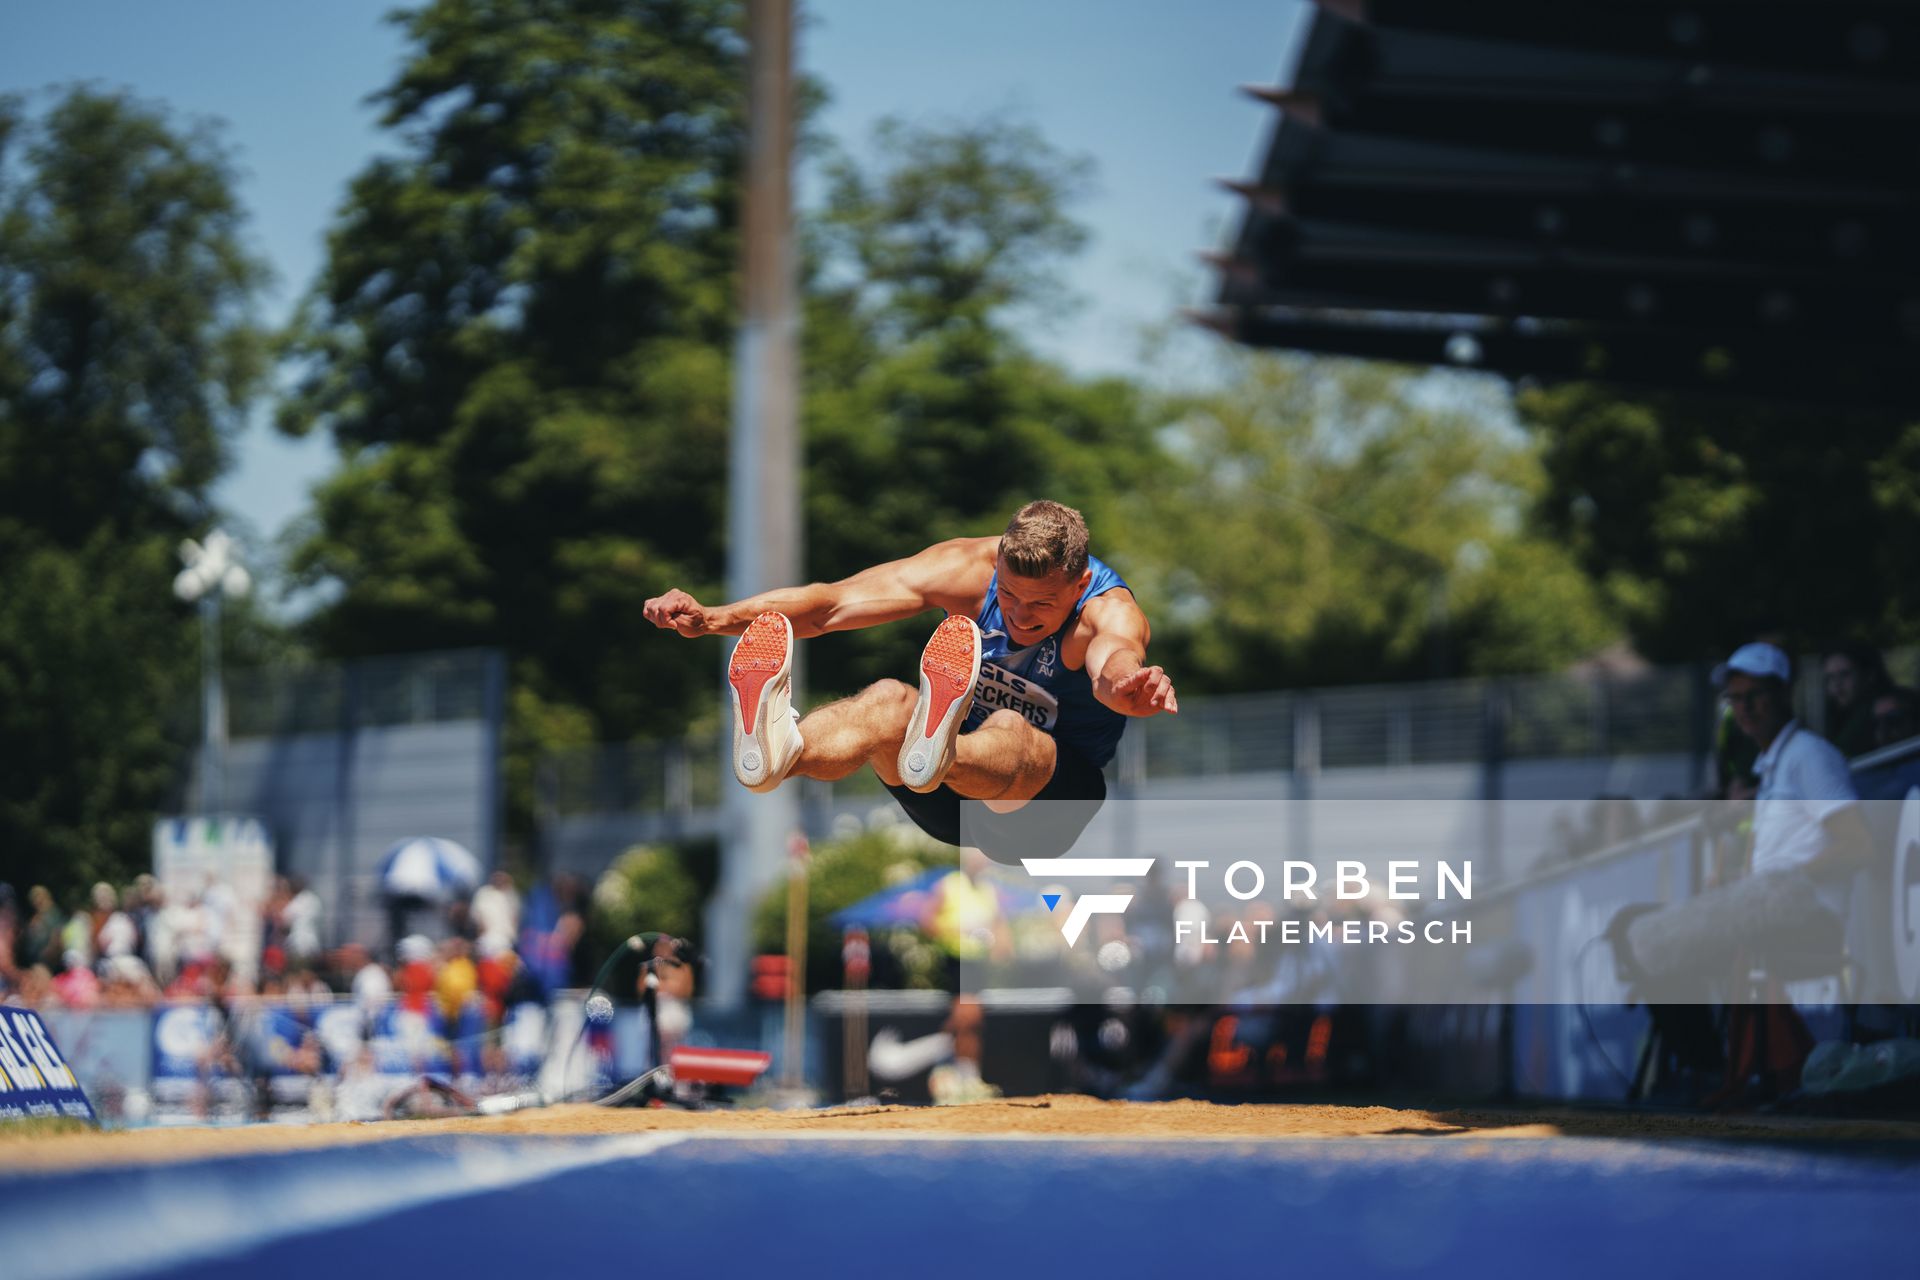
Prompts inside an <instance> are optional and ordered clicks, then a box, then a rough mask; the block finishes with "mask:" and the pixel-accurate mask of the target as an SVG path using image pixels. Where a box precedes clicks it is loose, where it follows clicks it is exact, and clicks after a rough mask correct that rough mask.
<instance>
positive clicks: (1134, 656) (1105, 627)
mask: <svg viewBox="0 0 1920 1280" xmlns="http://www.w3.org/2000/svg"><path fill="white" fill-rule="evenodd" d="M1080 618H1081V620H1082V621H1083V622H1084V623H1086V624H1087V625H1088V626H1090V627H1092V628H1093V636H1092V638H1091V639H1089V640H1088V641H1087V659H1086V663H1087V675H1088V677H1089V678H1091V679H1092V681H1093V696H1094V697H1096V698H1098V699H1100V701H1101V702H1102V703H1104V704H1105V705H1107V706H1109V707H1111V708H1113V709H1114V710H1115V711H1118V712H1119V713H1120V714H1121V715H1123V716H1151V715H1158V714H1159V713H1160V712H1162V711H1165V712H1167V713H1168V714H1169V715H1178V714H1179V712H1180V699H1179V698H1177V697H1176V696H1174V692H1173V681H1172V680H1170V679H1168V678H1167V673H1166V672H1165V671H1164V670H1163V669H1161V668H1159V667H1150V666H1148V665H1146V660H1147V637H1148V635H1149V634H1150V631H1151V628H1149V627H1148V626H1147V615H1146V614H1144V613H1142V612H1140V606H1139V605H1137V604H1135V603H1134V602H1133V595H1132V593H1131V592H1128V591H1126V590H1116V591H1109V592H1107V593H1106V594H1105V595H1103V596H1099V597H1096V598H1095V599H1093V600H1091V601H1089V602H1088V603H1087V607H1086V608H1085V609H1083V610H1081V613H1080Z"/></svg>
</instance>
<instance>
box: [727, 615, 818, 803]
mask: <svg viewBox="0 0 1920 1280" xmlns="http://www.w3.org/2000/svg"><path fill="white" fill-rule="evenodd" d="M727 685H728V687H729V688H731V689H732V691H733V696H732V698H731V699H729V701H731V702H732V704H733V776H734V777H736V778H738V779H740V785H741V786H743V787H745V788H746V789H747V790H749V791H771V790H773V789H774V788H775V787H777V786H779V785H780V782H781V779H783V778H785V777H786V776H787V770H789V769H791V768H793V762H794V761H795V760H797V759H799V758H800V749H801V747H802V746H803V745H804V744H803V743H802V742H801V740H800V712H799V711H797V710H796V709H795V708H794V706H793V624H792V623H791V622H789V621H787V616H786V615H785V614H783V613H763V614H761V615H760V616H759V617H757V618H755V619H754V620H753V621H752V622H750V623H748V624H747V629H746V631H745V632H743V633H742V634H741V636H740V643H738V644H736V645H734V646H733V657H732V658H730V659H729V660H728V661H727Z"/></svg>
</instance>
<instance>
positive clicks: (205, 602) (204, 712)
mask: <svg viewBox="0 0 1920 1280" xmlns="http://www.w3.org/2000/svg"><path fill="white" fill-rule="evenodd" d="M224 597H225V593H224V592H222V591H221V590H220V588H219V587H217V586H216V587H215V588H214V589H213V590H211V591H209V592H207V594H205V595H203V596H201V597H200V725H201V729H200V736H201V739H202V741H203V744H204V745H203V746H202V747H201V752H202V755H203V757H204V758H203V759H202V760H201V769H200V812H202V813H206V814H215V813H224V812H225V811H226V807H227V699H226V691H225V690H224V689H223V688H222V682H221V679H220V601H221V600H222V599H223V598H224Z"/></svg>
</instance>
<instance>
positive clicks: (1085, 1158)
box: [0, 1137, 1920, 1280]
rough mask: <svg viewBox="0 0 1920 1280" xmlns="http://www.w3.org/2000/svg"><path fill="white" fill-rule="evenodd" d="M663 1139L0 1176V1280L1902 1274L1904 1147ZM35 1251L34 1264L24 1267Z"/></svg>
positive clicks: (398, 1145)
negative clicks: (91, 1250) (92, 1247)
mask: <svg viewBox="0 0 1920 1280" xmlns="http://www.w3.org/2000/svg"><path fill="white" fill-rule="evenodd" d="M663 1141H664V1142H666V1143H667V1144H668V1145H662V1146H659V1147H657V1148H652V1147H649V1146H648V1140H646V1139H604V1140H579V1139H562V1138H551V1139H536V1138H521V1139H498V1138H475V1137H450V1138H432V1139H409V1140H402V1141H395V1142H383V1143H378V1144H373V1145H370V1146H365V1147H358V1148H349V1149H336V1150H330V1151H323V1152H313V1153H296V1154H288V1155H278V1156H250V1157H245V1158H234V1159H223V1160H213V1161H203V1162H198V1163H194V1164H189V1165H175V1166H157V1167H150V1168H136V1169H119V1170H113V1171H99V1172H87V1173H80V1174H66V1175H58V1176H42V1177H5V1178H0V1240H5V1241H7V1242H8V1255H9V1256H10V1258H11V1259H12V1263H13V1264H19V1263H21V1262H22V1261H23V1260H29V1265H27V1266H26V1267H25V1268H24V1269H21V1268H19V1267H18V1266H17V1265H12V1266H10V1267H9V1268H8V1273H9V1274H10V1275H49V1276H51V1275H81V1274H121V1275H126V1274H140V1275H153V1276H188V1275H192V1276H215V1277H235V1278H236V1280H261V1278H262V1277H273V1278H274V1280H304V1278H305V1277H315V1278H318V1277H326V1278H327V1280H337V1278H338V1277H340V1276H342V1275H347V1276H360V1275H366V1276H372V1275H394V1274H411V1275H420V1276H460V1277H471V1276H494V1275H502V1276H516V1277H544V1276H548V1275H553V1274H557V1273H562V1272H564V1273H565V1274H567V1275H569V1276H579V1275H598V1274H629V1273H632V1272H634V1271H636V1270H638V1271H650V1272H655V1273H658V1270H659V1269H660V1268H669V1269H672V1270H674V1271H676V1272H681V1273H685V1272H689V1271H691V1272H696V1273H699V1272H710V1273H717V1274H728V1275H738V1274H761V1275H768V1276H798V1275H806V1276H813V1275H819V1274H823V1273H829V1272H833V1271H837V1272H840V1273H842V1274H849V1275H850V1274H853V1273H854V1271H855V1270H856V1269H857V1270H858V1271H859V1272H861V1273H862V1274H865V1273H866V1272H867V1271H868V1270H870V1269H872V1270H879V1271H881V1272H883V1273H884V1274H888V1275H897V1276H901V1277H919V1276H965V1277H968V1280H982V1277H990V1278H995V1280H997V1276H998V1275H1002V1274H1023V1275H1024V1274H1032V1273H1039V1272H1050V1273H1055V1274H1073V1275H1085V1274H1101V1275H1168V1274H1193V1275H1208V1276H1211V1275H1220V1274H1226V1273H1228V1272H1229V1270H1230V1271H1231V1274H1235V1275H1247V1274H1271V1273H1273V1272H1275V1271H1277V1270H1280V1269H1289V1270H1291V1269H1294V1268H1301V1267H1305V1268H1329V1269H1332V1270H1331V1274H1337V1275H1339V1276H1341V1277H1342V1278H1343V1280H1345V1278H1346V1277H1362V1276H1375V1275H1379V1276H1389V1275H1392V1276H1402V1275H1407V1274H1410V1273H1415V1272H1427V1271H1446V1272H1463V1273H1464V1272H1471V1273H1472V1274H1474V1275H1476V1276H1507V1275H1512V1276H1521V1275H1524V1276H1528V1277H1540V1276H1562V1275H1582V1276H1584V1275H1592V1276H1608V1277H1612V1278H1613V1280H1621V1278H1622V1277H1629V1276H1633V1275H1635V1274H1636V1273H1639V1272H1643V1271H1651V1272H1654V1273H1658V1274H1674V1273H1679V1272H1683V1271H1684V1272H1686V1273H1688V1274H1692V1275H1714V1274H1720V1273H1730V1274H1734V1275H1738V1276H1741V1277H1743V1278H1744V1277H1750V1276H1761V1275H1794V1276H1806V1275H1809V1274H1824V1273H1826V1272H1828V1271H1830V1270H1832V1269H1834V1268H1836V1267H1842V1266H1844V1267H1846V1268H1848V1269H1852V1268H1855V1267H1859V1268H1863V1269H1864V1270H1863V1272H1862V1273H1863V1274H1869V1275H1872V1274H1903V1273H1904V1274H1911V1271H1910V1268H1911V1259H1912V1257H1913V1250H1914V1234H1913V1233H1914V1226H1915V1224H1914V1215H1915V1212H1916V1210H1920V1152H1915V1151H1914V1150H1912V1149H1911V1148H1878V1149H1873V1148H1869V1149H1862V1148H1860V1147H1847V1148H1819V1147H1779V1146H1757V1145H1752V1144H1742V1145H1737V1146H1735V1145H1713V1144H1705V1143H1687V1144H1674V1143H1667V1144H1655V1143H1646V1142H1625V1141H1612V1140H1599V1139H1590V1140H1576V1139H1553V1140H1531V1139H1503V1140H1493V1141H1476V1140H1464V1141H1463V1140H1459V1139H1450V1140H1436V1139H1431V1138H1405V1139H1400V1138H1384V1139H1383V1138H1372V1139H1362V1140H1346V1141H1300V1142H1285V1143H1261V1144H1244V1145H1242V1144H1233V1143H1204V1144H1203V1143H1193V1144H1184V1143H1183V1144H1172V1143H1114V1142H1092V1141H1075V1140H1060V1141H1051V1140H1046V1141H1040V1140H1027V1141H1012V1140H984V1141H965V1140H959V1141H952V1140H946V1141H942V1140H921V1139H911V1138H884V1139H881V1138H875V1139H859V1140H840V1139H821V1140H815V1141H799V1140H757V1139H731V1138H714V1137H693V1138H689V1139H685V1140H674V1139H665V1140H663ZM396 1204H398V1205H401V1206H403V1207H398V1208H394V1207H393V1206H394V1205H396ZM276 1206H278V1207H277V1208H276ZM302 1215H304V1217H303V1216H302ZM107 1232H117V1233H120V1234H121V1235H123V1236H127V1237H132V1238H136V1239H143V1240H148V1241H150V1242H151V1243H150V1244H149V1245H148V1246H145V1247H143V1249H142V1250H141V1251H140V1252H138V1253H137V1254H135V1255H131V1256H127V1257H122V1258H121V1259H119V1261H118V1262H114V1261H112V1260H96V1261H95V1262H93V1263H91V1264H83V1263H82V1262H81V1257H80V1256H76V1254H75V1253H74V1252H73V1251H74V1250H75V1249H78V1248H82V1247H84V1245H85V1242H86V1241H87V1240H89V1239H91V1240H92V1241H95V1242H96V1243H97V1242H99V1241H101V1240H102V1239H103V1238H104V1233H107ZM33 1243H44V1244H45V1245H46V1246H48V1248H49V1250H50V1252H47V1253H44V1254H43V1253H42V1252H41V1251H40V1250H39V1249H38V1248H35V1247H32V1244H33ZM22 1244H28V1245H29V1247H28V1248H27V1249H22V1248H21V1247H20V1246H21V1245H22ZM236 1246H237V1247H236ZM36 1258H44V1259H45V1260H46V1265H45V1266H36V1265H31V1260H32V1259H36ZM1196 1269H1197V1270H1196Z"/></svg>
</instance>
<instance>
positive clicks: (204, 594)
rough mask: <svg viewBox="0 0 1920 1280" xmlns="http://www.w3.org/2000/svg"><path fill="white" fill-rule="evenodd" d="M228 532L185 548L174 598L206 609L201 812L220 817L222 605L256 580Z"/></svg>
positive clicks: (223, 795)
mask: <svg viewBox="0 0 1920 1280" xmlns="http://www.w3.org/2000/svg"><path fill="white" fill-rule="evenodd" d="M237 550H238V548H236V547H235V546H234V543H233V539H232V538H229V537H228V536H227V534H226V531H225V530H222V529H215V530H214V531H213V532H212V533H209V534H208V535H207V540H206V543H205V544H204V545H203V544H201V543H198V542H195V541H193V540H192V539H191V538H189V539H187V540H186V541H185V542H182V543H181V544H180V562H181V563H182V564H184V565H185V566H186V568H184V569H182V570H181V571H180V573H179V575H178V576H177V577H175V578H174V580H173V593H174V595H176V596H178V597H179V598H180V599H182V600H184V601H186V602H187V603H189V604H195V603H197V604H198V605H199V607H200V741H201V747H200V812H201V813H203V814H216V813H220V812H222V811H223V810H224V809H225V808H226V804H227V699H226V691H225V689H224V687H223V684H222V681H221V679H220V612H221V602H222V601H223V600H225V599H226V597H227V596H229V595H234V596H244V595H246V594H247V591H248V590H249V589H250V588H251V587H252V585H253V580H252V578H250V577H249V576H248V575H247V570H246V566H244V565H242V564H241V563H240V560H239V557H238V555H237V554H236V552H237Z"/></svg>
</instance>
